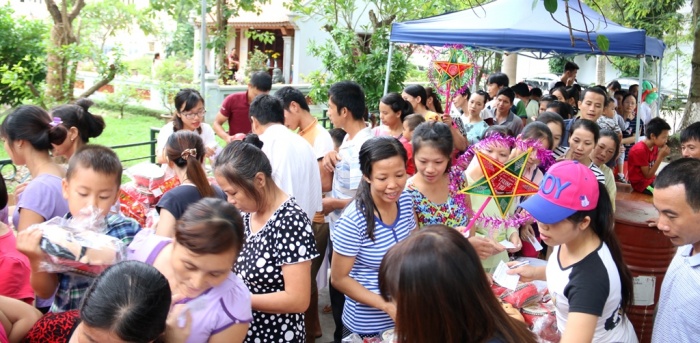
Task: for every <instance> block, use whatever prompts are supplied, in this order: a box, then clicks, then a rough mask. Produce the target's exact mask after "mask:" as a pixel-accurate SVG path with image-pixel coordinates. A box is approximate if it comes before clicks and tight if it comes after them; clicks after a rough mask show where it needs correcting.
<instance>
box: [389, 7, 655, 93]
mask: <svg viewBox="0 0 700 343" xmlns="http://www.w3.org/2000/svg"><path fill="white" fill-rule="evenodd" d="M566 1H567V0H558V2H559V3H558V10H557V11H556V12H555V13H553V14H550V13H549V12H548V11H547V10H546V9H545V8H544V2H543V0H539V2H538V3H537V4H535V6H534V8H533V3H532V1H525V0H496V1H493V2H490V3H488V4H485V5H482V6H476V7H473V8H471V9H467V10H463V11H459V12H453V13H448V14H443V15H439V16H434V17H429V18H424V19H417V20H412V21H407V22H403V23H394V24H393V25H392V27H391V36H390V38H389V40H390V42H391V43H390V45H389V58H388V60H387V71H386V78H385V82H384V93H386V92H387V91H388V86H389V73H390V68H391V58H392V55H393V48H394V46H393V43H412V44H420V45H431V46H444V45H446V44H462V45H464V46H468V47H472V48H475V49H484V50H491V51H497V52H509V53H517V54H520V55H524V56H529V57H534V58H540V59H543V58H548V57H551V56H555V55H560V56H561V55H580V54H596V55H600V54H603V52H601V51H600V49H599V48H598V46H597V45H596V38H597V37H598V35H599V34H602V35H604V36H605V37H606V38H607V39H608V40H609V42H610V47H609V49H608V51H607V52H605V54H606V55H611V56H629V57H637V58H640V59H643V58H644V56H651V57H654V58H659V59H661V58H663V53H664V50H665V48H666V45H665V44H664V43H663V42H662V41H660V40H658V39H656V38H653V37H647V36H646V34H645V31H644V30H640V29H631V28H626V27H624V26H621V25H619V24H617V23H614V22H612V21H610V20H606V19H605V18H604V17H603V16H602V15H601V14H599V13H598V12H596V11H594V10H592V9H591V8H590V7H588V6H586V5H585V4H583V3H581V2H579V0H568V3H569V13H570V20H571V28H572V30H571V31H570V30H569V27H568V26H567V18H566V14H565V13H564V10H563V9H564V6H565V2H566ZM581 14H583V15H584V16H585V17H586V18H585V20H584V18H583V16H582V15H581ZM557 22H558V23H557ZM560 23H561V24H560ZM586 32H588V33H586ZM572 34H573V36H574V38H575V45H574V46H572V45H571V35H572ZM589 39H590V41H591V42H592V43H593V44H592V45H593V46H591V44H589V43H588V41H589ZM640 62H642V63H640V71H639V80H640V82H639V84H640V85H641V83H642V82H641V81H642V77H643V73H644V63H643V61H640ZM660 75H661V73H659V76H660ZM658 81H659V85H660V84H661V83H660V81H661V80H660V79H659V80H658ZM639 89H640V93H639V98H641V92H642V88H641V87H639Z"/></svg>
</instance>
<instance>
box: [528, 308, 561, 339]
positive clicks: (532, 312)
mask: <svg viewBox="0 0 700 343" xmlns="http://www.w3.org/2000/svg"><path fill="white" fill-rule="evenodd" d="M522 314H523V318H524V319H525V323H527V324H528V325H529V326H530V331H532V332H533V333H534V334H535V335H536V336H537V338H538V341H539V342H541V343H557V342H559V340H561V334H560V333H559V329H558V328H557V316H556V311H555V309H554V305H552V303H551V302H547V303H537V304H534V305H529V306H527V307H525V308H523V309H522Z"/></svg>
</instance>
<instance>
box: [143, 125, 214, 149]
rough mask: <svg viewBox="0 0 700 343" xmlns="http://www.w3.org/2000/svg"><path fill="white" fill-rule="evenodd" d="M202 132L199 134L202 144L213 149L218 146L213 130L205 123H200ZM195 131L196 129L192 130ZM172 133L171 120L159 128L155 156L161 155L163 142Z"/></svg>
mask: <svg viewBox="0 0 700 343" xmlns="http://www.w3.org/2000/svg"><path fill="white" fill-rule="evenodd" d="M200 127H201V128H202V133H200V134H199V136H200V137H202V140H203V141H204V146H205V147H207V148H212V149H215V150H216V148H217V146H218V143H217V142H216V135H214V130H213V129H212V128H211V126H210V125H209V124H207V123H202V124H201V126H200ZM194 132H197V131H194ZM172 134H173V122H169V123H167V124H165V125H163V127H162V128H161V129H160V132H159V133H158V139H157V140H156V156H161V155H162V154H163V149H165V144H167V143H168V138H170V135H172Z"/></svg>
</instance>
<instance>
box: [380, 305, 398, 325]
mask: <svg viewBox="0 0 700 343" xmlns="http://www.w3.org/2000/svg"><path fill="white" fill-rule="evenodd" d="M382 311H384V312H385V313H386V314H388V315H389V317H391V320H393V321H394V322H396V304H394V303H393V302H386V304H385V305H384V308H382Z"/></svg>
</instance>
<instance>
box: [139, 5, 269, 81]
mask: <svg viewBox="0 0 700 343" xmlns="http://www.w3.org/2000/svg"><path fill="white" fill-rule="evenodd" d="M265 2H267V0H207V9H206V12H207V14H208V20H207V21H211V22H213V23H214V27H213V29H210V30H209V33H210V35H211V36H210V37H209V41H208V42H207V48H209V49H214V51H216V52H217V59H216V60H217V65H218V72H219V76H220V77H221V78H224V79H225V78H226V76H227V75H228V74H229V70H228V63H227V51H226V44H227V43H228V42H229V40H230V39H231V37H233V36H234V35H233V33H232V32H231V28H230V26H229V25H228V20H229V19H230V18H231V17H233V16H236V15H238V13H239V12H240V11H249V12H258V11H259V9H258V4H262V3H265ZM150 5H151V8H152V9H154V10H156V11H165V12H167V13H168V15H170V16H171V17H172V18H174V19H176V20H177V21H178V22H181V21H182V20H184V18H186V17H187V16H188V15H189V13H190V12H193V11H194V13H197V14H199V13H200V11H201V1H199V0H177V1H173V0H150ZM197 18H199V15H197Z"/></svg>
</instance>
